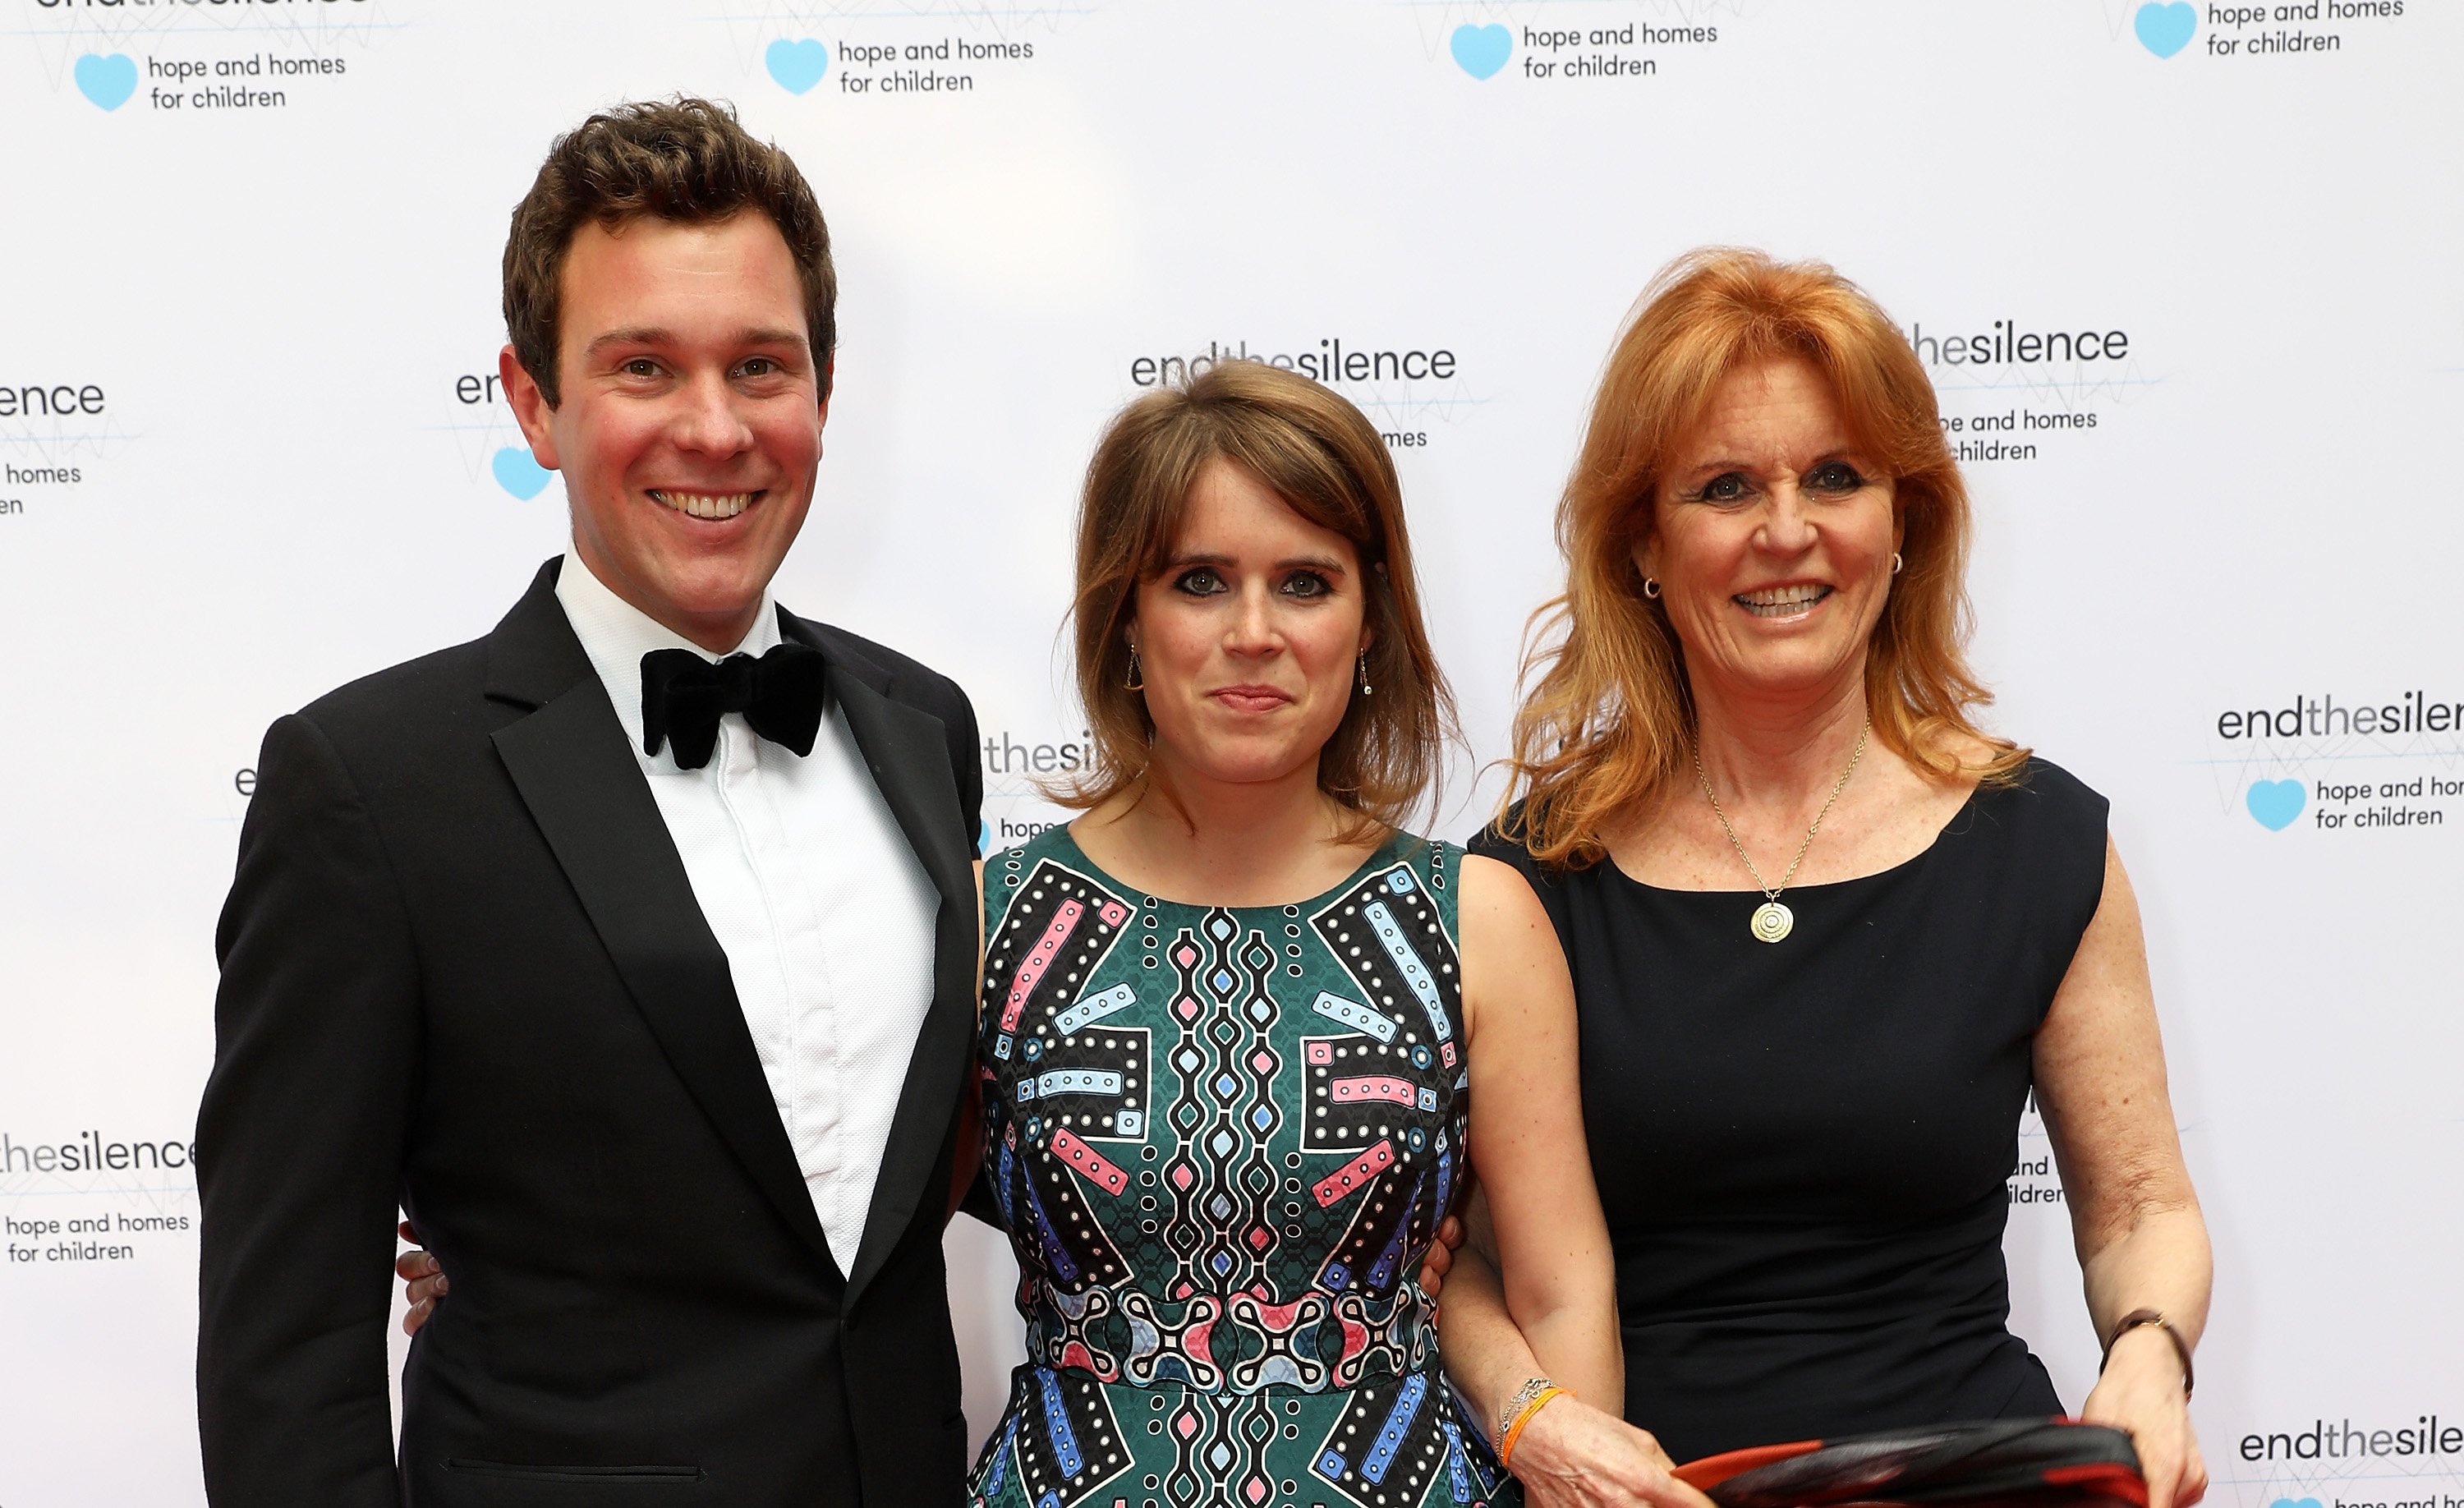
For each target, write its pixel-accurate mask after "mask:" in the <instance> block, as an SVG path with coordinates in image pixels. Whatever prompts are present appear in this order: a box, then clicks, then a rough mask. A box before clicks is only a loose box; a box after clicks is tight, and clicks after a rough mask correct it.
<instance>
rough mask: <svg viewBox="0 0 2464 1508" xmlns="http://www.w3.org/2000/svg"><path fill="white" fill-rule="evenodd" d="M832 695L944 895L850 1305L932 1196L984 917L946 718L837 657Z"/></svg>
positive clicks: (853, 1270)
mask: <svg viewBox="0 0 2464 1508" xmlns="http://www.w3.org/2000/svg"><path fill="white" fill-rule="evenodd" d="M788 631H789V632H790V633H791V634H792V635H794V636H795V637H797V638H799V639H801V640H803V642H805V643H808V644H810V643H814V642H815V641H814V639H813V637H812V635H811V633H810V631H809V629H807V628H806V627H805V625H804V624H803V623H802V622H801V621H797V620H794V619H790V620H788ZM830 694H831V696H832V697H833V698H834V699H835V700H836V702H837V704H838V706H839V707H840V709H841V710H843V711H844V712H845V713H846V715H847V730H848V732H851V733H853V734H854V735H855V742H856V747H857V748H858V749H859V750H861V751H862V752H863V754H864V761H865V766H866V768H867V769H869V771H871V773H872V778H873V783H874V784H875V785H876V786H878V787H879V788H880V790H881V795H882V799H883V801H884V802H885V803H886V804H888V806H889V807H890V811H891V816H893V817H895V818H896V819H897V820H898V827H899V831H900V832H902V833H903V834H905V835H906V838H907V841H908V844H909V846H910V847H912V848H913V849H914V851H915V857H916V859H917V860H918V861H919V862H920V863H922V864H923V867H924V872H925V874H926V875H927V876H928V877H930V878H931V880H932V882H933V887H934V888H935V889H936V890H938V891H939V892H940V895H941V906H940V911H939V914H938V916H937V918H936V919H935V926H934V933H933V938H934V942H933V1003H932V1006H931V1008H930V1009H929V1010H928V1011H927V1012H926V1013H925V1016H924V1026H923V1030H921V1031H920V1032H918V1033H917V1034H916V1038H915V1051H914V1053H913V1056H912V1057H911V1058H910V1060H909V1061H908V1068H907V1079H906V1082H905V1084H904V1086H903V1087H902V1088H901V1089H900V1091H899V1096H898V1108H897V1111H896V1113H895V1114H894V1116H893V1117H892V1119H891V1126H890V1142H889V1145H888V1146H887V1147H885V1148H884V1149H883V1151H882V1158H881V1171H880V1175H879V1176H878V1178H877V1179H876V1180H875V1181H874V1183H873V1190H872V1207H871V1209H870V1210H869V1211H868V1212H867V1213H866V1215H865V1223H864V1240H863V1243H862V1244H861V1246H860V1247H859V1248H858V1250H857V1252H856V1257H855V1262H854V1265H853V1266H852V1267H850V1268H849V1269H848V1270H847V1301H848V1303H849V1304H853V1303H854V1302H855V1301H856V1300H857V1298H858V1297H859V1296H860V1295H861V1293H862V1292H863V1289H864V1286H865V1284H866V1283H868V1282H869V1281H870V1280H871V1279H872V1276H873V1275H874V1274H875V1273H877V1272H879V1271H880V1270H881V1266H882V1263H883V1262H884V1261H886V1260H888V1258H889V1257H890V1253H891V1249H892V1248H893V1247H895V1246H896V1245H897V1244H898V1239H899V1236H900V1235H902V1234H903V1233H904V1232H905V1231H906V1229H907V1227H908V1225H909V1223H910V1222H911V1221H913V1219H914V1217H915V1211H916V1208H917V1206H918V1204H919V1203H920V1202H921V1201H922V1200H923V1199H924V1198H926V1197H928V1196H929V1197H931V1198H934V1199H936V1200H937V1199H939V1198H941V1197H942V1191H940V1190H938V1189H929V1190H928V1189H927V1188H926V1185H927V1184H928V1183H929V1182H931V1181H932V1175H933V1170H934V1168H935V1165H936V1164H937V1162H938V1160H939V1157H940V1151H941V1146H942V1143H943V1142H944V1141H946V1140H947V1139H948V1136H949V1132H950V1126H951V1122H952V1119H953V1117H954V1116H955V1115H956V1114H957V1106H958V1096H959V1092H960V1090H961V1088H962V1087H963V1085H964V1083H965V1082H966V1067H967V1061H968V1046H967V1044H968V1042H969V1040H970V1039H971V1037H972V1035H973V1028H974V1025H975V985H976V955H977V951H978V934H979V923H978V921H977V910H978V907H977V904H976V881H975V870H974V865H973V863H972V861H971V856H970V854H969V850H968V835H967V834H966V833H965V832H963V831H962V829H963V827H964V825H965V823H964V820H963V819H962V818H961V817H960V815H959V806H958V788H957V781H956V780H955V779H954V778H953V777H952V776H951V772H950V743H949V734H948V731H947V729H945V728H944V727H943V726H942V723H941V720H940V719H939V718H937V717H935V716H933V715H932V714H931V713H929V712H924V711H920V710H916V709H915V708H913V707H910V706H908V705H907V704H906V703H904V702H900V701H898V700H896V699H895V698H893V697H891V696H888V695H886V694H884V692H883V689H882V688H876V687H875V686H873V685H872V684H870V682H869V681H868V680H866V679H865V678H864V677H862V676H860V675H858V674H857V673H856V672H855V671H854V670H853V669H851V668H849V667H846V666H844V665H842V664H839V663H836V662H834V663H833V664H832V665H831V667H830Z"/></svg>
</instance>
